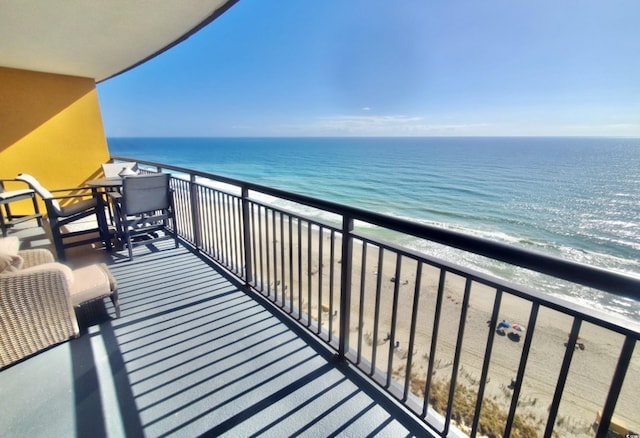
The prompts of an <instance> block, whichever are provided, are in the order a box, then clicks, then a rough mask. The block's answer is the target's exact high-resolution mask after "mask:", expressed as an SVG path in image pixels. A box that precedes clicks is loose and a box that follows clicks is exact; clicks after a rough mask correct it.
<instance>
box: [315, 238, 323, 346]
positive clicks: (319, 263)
mask: <svg viewBox="0 0 640 438" xmlns="http://www.w3.org/2000/svg"><path fill="white" fill-rule="evenodd" d="M323 234H324V228H323V227H322V226H320V227H319V228H318V327H317V333H318V334H320V332H321V331H322V264H323V263H322V261H323V259H324V257H323V254H322V241H323Z"/></svg>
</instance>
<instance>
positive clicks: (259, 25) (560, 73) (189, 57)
mask: <svg viewBox="0 0 640 438" xmlns="http://www.w3.org/2000/svg"><path fill="white" fill-rule="evenodd" d="M638 23H640V1H638V0H610V1H605V0H597V1H594V0H563V1H557V0H549V1H548V0H536V1H517V0H516V1H514V0H483V1H477V0H459V1H446V0H398V1H389V0H385V1H381V0H323V1H310V0H277V1H265V0H240V1H239V2H238V3H237V4H236V5H235V6H233V7H232V8H231V9H230V10H229V11H227V12H226V13H225V14H224V15H222V16H221V17H220V18H218V19H217V20H215V21H214V22H213V23H211V24H210V25H209V26H208V27H206V28H205V29H203V30H202V31H200V32H199V33H197V34H195V35H194V36H192V37H191V38H189V39H188V40H187V41H185V42H183V43H182V44H180V45H178V46H176V47H174V48H173V49H171V50H169V51H167V52H165V53H163V54H162V55H160V56H158V57H156V58H154V59H153V60H151V61H149V62H147V63H146V64H143V65H142V66H139V67H137V68H136V69H134V70H131V71H129V72H126V73H124V74H122V75H120V76H117V77H115V78H112V79H110V80H108V81H105V82H103V83H101V84H99V85H98V92H99V96H100V102H101V108H102V113H103V119H104V124H105V130H106V133H107V136H110V137H118V136H132V137H133V136H153V137H162V136H213V137H217V136H220V137H227V136H238V137H247V136H249V137H251V136H396V135H401V136H404V135H412V136H430V135H433V136H439V135H460V136H464V135H507V136H509V135H550V136H553V135H574V136H629V137H640V25H638Z"/></svg>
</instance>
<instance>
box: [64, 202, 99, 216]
mask: <svg viewBox="0 0 640 438" xmlns="http://www.w3.org/2000/svg"><path fill="white" fill-rule="evenodd" d="M95 206H96V200H95V199H83V200H82V201H78V202H74V203H73V204H69V205H67V206H64V207H62V208H61V209H60V216H62V217H67V216H73V215H74V214H76V213H80V212H82V211H85V210H89V209H90V208H93V207H95Z"/></svg>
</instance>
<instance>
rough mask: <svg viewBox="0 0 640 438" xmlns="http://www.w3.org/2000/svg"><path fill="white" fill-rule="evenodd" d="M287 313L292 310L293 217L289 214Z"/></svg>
mask: <svg viewBox="0 0 640 438" xmlns="http://www.w3.org/2000/svg"><path fill="white" fill-rule="evenodd" d="M288 225H289V313H291V312H293V289H294V287H293V286H294V284H293V217H292V216H289V224H288Z"/></svg>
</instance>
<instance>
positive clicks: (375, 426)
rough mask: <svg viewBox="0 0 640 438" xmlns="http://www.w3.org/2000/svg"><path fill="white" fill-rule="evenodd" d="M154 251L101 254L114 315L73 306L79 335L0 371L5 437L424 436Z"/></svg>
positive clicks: (178, 253) (274, 316)
mask: <svg viewBox="0 0 640 438" xmlns="http://www.w3.org/2000/svg"><path fill="white" fill-rule="evenodd" d="M165 246H166V247H165ZM154 248H155V247H151V251H150V249H149V248H147V247H140V248H137V249H136V253H137V257H136V258H135V260H134V261H133V262H129V261H128V260H127V259H126V257H125V256H124V254H125V253H124V252H115V253H113V254H112V255H110V256H108V257H107V259H108V261H107V262H108V263H109V264H110V269H111V270H112V272H113V273H114V275H115V277H116V278H117V280H118V283H119V290H120V300H121V306H122V317H121V318H120V319H112V317H111V316H110V315H113V309H112V308H111V303H110V302H109V301H108V300H105V302H104V303H98V305H96V306H92V307H89V308H83V309H82V310H81V312H80V314H79V315H78V316H79V321H80V325H81V330H82V334H81V336H80V337H79V338H78V339H73V340H70V341H68V342H65V343H63V344H61V345H58V346H55V347H53V348H50V349H48V350H47V351H44V352H41V353H40V354H37V355H35V356H33V357H31V358H29V359H27V360H24V361H22V362H20V363H18V364H15V365H13V366H11V367H9V368H7V369H5V370H3V371H1V372H0V388H1V389H0V390H1V393H2V397H0V412H2V416H1V417H0V430H2V431H3V435H4V436H92V437H94V436H129V437H134V436H168V435H180V436H197V435H201V434H205V433H206V434H209V435H212V436H221V435H226V436H234V437H235V436H252V435H265V436H277V437H282V436H296V435H298V436H332V435H345V436H374V435H375V436H392V437H398V436H429V433H428V432H427V430H426V429H425V428H424V425H423V424H422V423H421V422H420V421H418V420H416V419H415V418H414V417H412V416H411V415H409V414H407V413H406V412H405V411H404V410H403V409H402V408H400V407H399V406H397V405H396V404H395V403H394V402H393V401H391V400H389V399H388V398H386V397H385V395H384V394H383V393H382V392H380V391H377V390H376V389H375V388H374V387H372V386H371V384H370V383H368V382H367V381H365V379H364V378H362V377H361V376H360V375H359V374H358V372H357V371H355V370H353V369H352V368H351V367H348V366H346V365H340V364H336V363H335V362H334V361H333V359H332V354H331V352H329V351H327V350H326V349H324V347H323V346H322V345H321V344H320V343H318V342H316V341H315V340H314V338H313V336H312V335H309V334H306V333H305V332H304V331H303V330H302V329H300V328H298V327H296V326H295V325H294V324H293V323H290V322H288V321H287V320H286V319H285V318H284V317H282V316H281V315H280V314H279V313H278V312H277V310H274V309H273V308H272V307H271V305H270V304H269V303H268V302H265V301H264V300H263V299H262V298H261V297H260V296H257V295H254V294H251V293H249V294H247V293H245V292H244V290H243V288H242V285H241V284H240V283H238V282H237V281H236V280H235V279H234V278H232V277H230V276H228V275H227V274H226V273H225V272H224V271H223V270H221V269H220V268H217V267H216V266H214V265H211V264H209V263H208V262H207V261H205V260H203V259H202V258H200V257H199V256H198V255H196V254H195V253H193V252H191V251H190V250H189V249H188V248H186V247H184V246H182V245H181V246H180V247H179V248H178V249H174V248H173V242H171V241H169V242H165V245H163V250H162V251H154ZM155 249H157V248H155ZM93 252H99V253H101V251H93ZM86 260H88V259H86ZM76 261H77V260H76ZM76 264H77V263H76Z"/></svg>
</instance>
